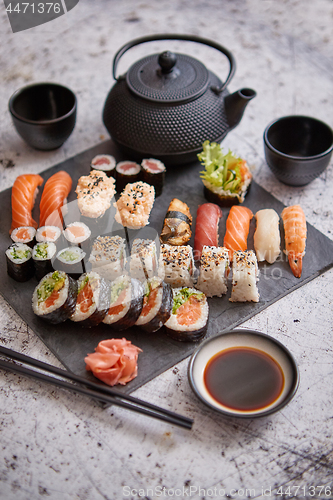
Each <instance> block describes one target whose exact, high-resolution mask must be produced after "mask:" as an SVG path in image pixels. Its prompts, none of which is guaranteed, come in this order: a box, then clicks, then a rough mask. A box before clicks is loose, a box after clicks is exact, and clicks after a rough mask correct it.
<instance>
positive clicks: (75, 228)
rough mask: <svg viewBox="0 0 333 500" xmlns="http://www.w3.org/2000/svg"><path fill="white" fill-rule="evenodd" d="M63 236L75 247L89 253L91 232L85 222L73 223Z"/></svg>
mask: <svg viewBox="0 0 333 500" xmlns="http://www.w3.org/2000/svg"><path fill="white" fill-rule="evenodd" d="M63 235H64V237H65V238H66V240H67V242H68V243H71V244H72V245H75V246H76V245H77V246H79V247H80V248H82V250H84V251H85V252H89V250H90V236H91V231H90V229H89V227H88V226H87V225H86V224H84V223H83V222H72V223H71V224H68V226H67V227H66V229H65V230H64V231H63Z"/></svg>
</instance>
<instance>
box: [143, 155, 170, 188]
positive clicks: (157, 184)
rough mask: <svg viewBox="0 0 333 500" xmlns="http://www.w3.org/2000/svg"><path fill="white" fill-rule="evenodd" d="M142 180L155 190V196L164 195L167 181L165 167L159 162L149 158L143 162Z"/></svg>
mask: <svg viewBox="0 0 333 500" xmlns="http://www.w3.org/2000/svg"><path fill="white" fill-rule="evenodd" d="M141 168H142V180H143V182H146V183H147V184H150V185H151V186H154V188H155V196H159V195H160V194H162V190H163V186H164V180H165V171H166V168H165V165H164V163H162V162H161V161H159V160H155V159H154V158H149V159H145V160H142V163H141Z"/></svg>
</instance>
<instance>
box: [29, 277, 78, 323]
mask: <svg viewBox="0 0 333 500" xmlns="http://www.w3.org/2000/svg"><path fill="white" fill-rule="evenodd" d="M76 296H77V282H76V281H75V280H73V279H72V278H71V277H70V276H68V275H67V274H66V273H64V272H61V271H53V272H52V273H48V274H47V275H46V276H44V278H42V280H41V281H40V282H39V283H38V285H37V286H36V288H35V290H34V293H33V296H32V309H33V311H34V313H35V314H36V315H37V316H39V317H40V318H42V319H44V320H45V321H48V322H49V323H52V324H58V323H63V322H64V321H66V319H68V318H69V317H70V316H71V315H72V314H73V312H74V310H75V304H76Z"/></svg>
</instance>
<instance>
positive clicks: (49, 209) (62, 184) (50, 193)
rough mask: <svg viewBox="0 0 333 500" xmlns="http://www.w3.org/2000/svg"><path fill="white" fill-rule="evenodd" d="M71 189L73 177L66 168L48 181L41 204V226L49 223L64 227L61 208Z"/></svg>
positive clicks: (49, 224)
mask: <svg viewBox="0 0 333 500" xmlns="http://www.w3.org/2000/svg"><path fill="white" fill-rule="evenodd" d="M71 189H72V178H71V176H70V175H69V174H68V173H67V172H65V171H64V170H60V171H59V172H57V173H56V174H54V175H52V176H51V177H50V178H49V179H48V180H47V181H46V184H45V186H44V190H43V194H42V199H41V202H40V205H39V211H40V217H39V227H42V226H46V225H48V226H58V227H60V228H61V229H62V224H63V216H62V213H61V208H62V206H63V205H64V203H65V200H66V199H67V196H68V195H69V193H70V190H71Z"/></svg>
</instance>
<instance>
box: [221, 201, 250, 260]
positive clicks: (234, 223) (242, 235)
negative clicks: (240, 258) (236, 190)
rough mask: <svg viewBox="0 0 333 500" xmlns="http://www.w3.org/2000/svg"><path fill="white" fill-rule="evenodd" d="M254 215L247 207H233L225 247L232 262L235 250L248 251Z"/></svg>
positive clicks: (227, 226)
mask: <svg viewBox="0 0 333 500" xmlns="http://www.w3.org/2000/svg"><path fill="white" fill-rule="evenodd" d="M252 217H253V213H252V212H251V210H250V209H249V208H247V207H240V206H238V205H234V206H233V207H231V209H230V212H229V215H228V218H227V222H226V233H225V236H224V241H223V246H224V247H226V248H227V249H228V250H229V258H230V262H232V256H233V253H234V251H235V250H241V251H242V252H244V251H245V250H247V237H248V234H249V230H250V221H251V219H252Z"/></svg>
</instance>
